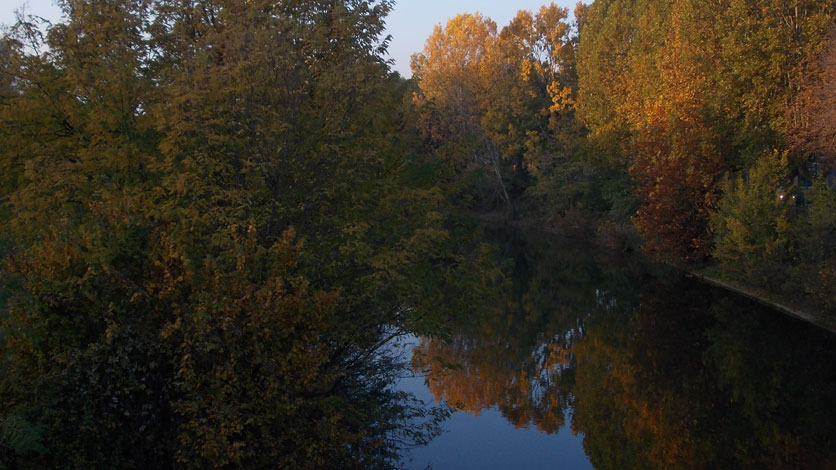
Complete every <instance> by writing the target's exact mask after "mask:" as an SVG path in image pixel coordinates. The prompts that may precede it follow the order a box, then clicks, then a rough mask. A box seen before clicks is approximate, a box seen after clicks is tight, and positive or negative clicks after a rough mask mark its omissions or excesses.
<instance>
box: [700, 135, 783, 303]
mask: <svg viewBox="0 0 836 470" xmlns="http://www.w3.org/2000/svg"><path fill="white" fill-rule="evenodd" d="M786 181H787V154H786V153H782V152H777V151H774V152H769V153H767V154H765V155H764V156H763V157H761V159H760V161H759V162H758V163H757V165H755V166H754V167H753V168H752V169H751V170H750V171H749V175H748V178H747V179H745V180H744V179H743V177H742V176H738V177H737V178H736V179H735V180H731V181H729V182H728V183H727V184H726V188H725V193H724V195H723V197H722V199H720V202H719V204H718V207H717V212H716V214H715V215H714V217H713V219H712V229H713V231H714V236H715V239H714V240H715V241H714V243H715V249H714V257H715V258H716V259H717V260H718V261H719V263H720V264H719V266H720V268H721V269H722V272H723V273H724V274H725V275H727V276H730V277H732V278H735V279H741V280H745V281H747V282H750V283H752V284H754V285H762V286H768V287H769V288H778V287H780V286H781V284H782V283H783V282H785V281H786V271H785V270H784V268H783V266H785V265H786V263H787V262H788V261H789V259H788V257H789V255H790V252H789V250H790V247H789V242H790V240H789V229H790V227H789V222H788V220H787V201H786V200H785V199H790V197H791V195H790V194H789V192H785V191H784V190H783V189H782V188H784V187H786Z"/></svg>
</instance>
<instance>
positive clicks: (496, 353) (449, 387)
mask: <svg viewBox="0 0 836 470" xmlns="http://www.w3.org/2000/svg"><path fill="white" fill-rule="evenodd" d="M503 346H505V345H504V344H501V343H498V344H497V343H492V344H480V343H478V341H473V340H471V339H469V338H462V337H456V338H454V339H453V341H452V342H450V343H445V342H443V341H440V340H426V339H424V340H422V341H421V344H420V345H419V346H417V347H416V348H415V351H414V352H413V360H412V366H413V369H415V370H416V371H423V372H425V373H426V381H427V385H428V387H429V389H430V391H431V392H432V393H433V395H434V396H435V399H436V400H439V401H440V400H445V401H447V402H448V403H449V404H450V405H452V406H454V407H456V408H458V409H460V410H464V411H468V412H470V413H473V414H474V415H479V413H480V412H481V411H482V410H484V409H486V408H490V407H492V406H496V407H497V408H498V409H499V410H500V412H502V414H503V416H505V418H506V419H508V421H510V422H511V423H512V424H514V425H515V426H517V427H527V426H529V425H530V424H531V423H533V424H534V425H535V426H536V427H537V429H539V430H541V431H544V432H547V433H555V432H557V431H558V430H559V429H560V428H561V427H563V425H564V424H565V418H564V415H565V411H566V409H567V408H568V405H569V399H570V391H571V390H570V388H569V386H564V383H563V382H564V381H563V380H561V377H562V374H564V372H565V371H567V370H568V369H569V368H571V367H572V363H573V354H572V351H571V346H568V347H566V348H564V347H561V346H560V345H558V344H556V343H552V342H550V343H546V344H538V345H537V347H535V349H534V351H533V352H532V354H531V355H530V356H529V357H526V358H523V359H522V360H521V361H515V360H514V359H512V358H510V357H506V356H505V355H504V353H506V350H505V349H504V348H503Z"/></svg>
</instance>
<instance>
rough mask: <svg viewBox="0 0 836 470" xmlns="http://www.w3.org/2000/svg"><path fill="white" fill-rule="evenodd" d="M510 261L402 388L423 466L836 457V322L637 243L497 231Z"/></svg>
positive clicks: (826, 462) (785, 464)
mask: <svg viewBox="0 0 836 470" xmlns="http://www.w3.org/2000/svg"><path fill="white" fill-rule="evenodd" d="M489 241H490V242H491V243H492V244H493V245H494V246H495V247H496V259H497V263H498V264H501V265H502V266H504V267H505V268H504V271H503V272H504V275H503V277H502V278H501V279H500V280H498V281H497V282H496V284H495V286H494V288H493V289H492V291H491V292H492V293H491V295H489V296H487V298H485V299H484V302H479V303H477V304H475V305H473V306H472V309H471V310H470V311H467V312H462V315H460V318H458V319H457V321H456V322H454V325H453V326H452V327H451V330H450V334H449V335H447V337H445V338H412V340H411V342H410V341H408V342H407V345H408V349H409V350H410V352H411V354H412V361H411V363H412V369H413V371H414V372H415V376H414V377H412V378H407V379H404V380H403V381H402V382H401V383H400V384H399V387H401V388H402V389H403V390H406V391H410V392H413V393H415V394H416V395H417V396H418V397H419V398H423V399H425V400H426V401H427V402H436V403H438V404H446V405H448V406H450V407H451V408H452V409H453V410H455V411H454V412H453V413H452V415H451V416H450V418H449V419H448V420H447V421H445V422H444V423H443V425H442V428H443V429H444V432H443V433H442V434H441V435H440V436H439V437H437V438H435V439H434V440H432V441H431V442H430V443H429V444H428V445H427V446H424V447H417V448H414V449H412V450H411V451H409V452H408V453H406V454H405V455H404V456H403V458H402V461H401V465H403V466H404V467H406V468H415V469H423V468H427V467H431V468H434V469H468V468H473V469H477V468H478V469H486V468H527V469H536V468H550V469H552V468H558V469H584V468H596V469H663V468H678V469H681V468H694V469H702V468H735V469H748V468H752V469H771V468H775V469H777V468H815V469H820V468H821V469H826V468H836V336H834V335H833V334H832V333H829V332H826V331H823V330H821V329H819V328H817V327H814V326H812V325H809V324H807V323H804V322H801V321H799V320H796V319H794V318H790V317H787V316H785V315H783V314H781V313H778V312H775V311H772V310H768V309H766V308H764V307H762V306H761V305H759V304H756V303H754V302H752V301H750V300H747V299H745V298H741V297H739V296H737V295H734V294H731V293H729V292H726V291H723V290H720V289H717V288H714V287H710V286H707V285H705V284H702V283H700V282H699V281H696V280H693V279H689V278H686V277H685V276H683V275H681V274H680V273H678V272H676V271H673V270H671V269H666V268H665V267H662V266H654V265H651V264H648V263H646V262H643V261H642V260H641V259H640V258H639V257H638V256H628V255H621V254H613V253H607V252H605V251H604V250H601V249H598V248H595V247H593V246H591V245H590V244H589V243H587V242H585V241H583V240H579V239H575V240H572V239H559V238H557V237H554V236H550V235H540V234H521V233H515V232H506V231H497V232H494V233H492V234H490V235H489Z"/></svg>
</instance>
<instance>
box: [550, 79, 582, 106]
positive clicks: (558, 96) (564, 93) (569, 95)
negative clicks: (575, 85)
mask: <svg viewBox="0 0 836 470" xmlns="http://www.w3.org/2000/svg"><path fill="white" fill-rule="evenodd" d="M547 90H548V92H549V96H550V97H551V99H552V106H551V107H549V111H551V112H553V113H559V112H561V111H566V110H569V109H574V108H575V105H576V104H577V102H576V101H575V99H574V97H573V91H572V89H571V88H569V87H566V86H561V84H560V83H559V82H556V81H554V82H551V83H550V84H549V86H548V88H547Z"/></svg>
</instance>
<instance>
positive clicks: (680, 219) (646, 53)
mask: <svg viewBox="0 0 836 470" xmlns="http://www.w3.org/2000/svg"><path fill="white" fill-rule="evenodd" d="M59 3H60V5H61V7H62V8H63V11H64V15H65V16H64V19H63V21H62V22H61V23H58V24H55V25H51V26H49V27H43V25H40V24H38V22H37V21H36V19H33V18H21V20H20V21H19V22H18V23H17V24H16V25H15V26H13V27H11V28H10V29H9V30H8V31H6V32H5V34H4V35H3V37H2V40H0V122H1V123H2V125H0V224H2V227H3V230H2V233H0V250H2V255H3V261H2V266H1V267H2V269H0V275H2V277H0V280H2V285H0V361H2V362H0V403H2V405H0V466H7V467H10V468H40V467H56V466H61V467H66V468H91V467H114V468H117V467H118V468H130V467H142V468H173V467H210V466H211V467H215V466H243V467H248V468H249V467H254V468H259V467H267V466H276V465H278V466H279V467H289V468H324V467H339V468H353V467H386V466H389V465H392V464H393V463H394V459H395V457H396V455H397V451H398V450H399V448H400V447H402V446H404V445H409V444H411V443H416V442H421V441H423V440H424V439H426V438H427V437H429V436H431V435H432V433H433V431H434V428H433V426H432V425H433V423H434V422H435V418H436V417H437V415H436V414H434V413H435V411H433V410H426V409H424V408H422V407H421V406H419V404H417V403H414V402H412V401H411V400H410V398H409V397H408V396H405V395H404V394H402V393H399V392H397V391H395V390H393V389H392V388H391V383H392V381H393V377H394V376H395V375H396V374H397V372H398V371H399V370H400V367H401V366H400V365H399V364H398V363H397V361H396V360H395V359H396V358H392V357H390V356H389V355H388V354H387V349H386V348H385V345H386V343H387V341H388V340H389V339H391V338H393V337H395V336H398V335H402V334H405V333H415V332H417V333H436V334H437V333H441V332H443V331H444V330H442V326H443V324H444V320H445V319H446V318H447V316H448V313H451V312H456V311H457V310H459V309H458V307H459V306H461V305H468V304H470V303H471V302H470V301H471V299H472V298H478V297H484V296H486V295H489V294H495V293H496V290H497V289H501V288H502V287H501V286H497V285H496V283H495V282H493V280H496V279H497V276H498V274H497V270H496V269H495V268H494V267H490V266H486V265H484V264H483V257H484V255H486V254H488V253H489V251H490V250H489V249H488V248H486V247H476V246H474V243H473V238H471V235H470V234H471V232H472V227H469V226H468V225H467V223H466V222H464V221H463V218H462V217H461V214H462V213H464V212H466V211H495V210H501V211H503V212H505V213H506V214H507V215H508V216H510V217H528V218H535V217H537V218H550V219H552V220H557V221H563V222H565V221H569V220H571V219H572V218H587V217H589V216H588V214H594V215H595V217H597V218H598V219H599V221H600V223H599V225H598V227H599V228H598V232H599V235H600V236H601V238H602V239H604V240H607V241H609V242H610V243H611V244H621V245H623V246H629V245H630V243H629V240H631V239H632V237H633V228H632V227H633V226H634V225H635V227H637V228H638V232H639V233H640V234H641V235H642V236H643V238H644V241H645V244H644V247H645V249H646V251H647V252H648V253H651V254H653V255H655V256H657V257H659V258H661V259H667V260H686V261H691V262H695V261H696V262H702V261H705V260H709V259H712V260H716V262H717V263H718V264H717V266H719V269H721V270H722V272H723V274H724V275H726V276H730V277H734V278H736V279H739V280H742V281H745V282H748V283H751V284H756V285H759V286H764V287H769V288H771V289H783V290H784V291H786V292H788V293H794V294H797V295H799V296H805V297H806V298H809V299H811V300H815V301H816V302H818V303H819V304H820V305H822V306H823V307H824V308H826V309H829V311H831V312H832V311H833V309H834V308H835V307H836V300H834V298H833V295H832V292H833V291H834V288H836V251H834V250H836V243H834V240H836V195H834V190H833V189H831V188H830V186H828V184H827V182H826V177H827V175H828V174H831V173H830V172H831V171H832V170H833V169H834V167H836V140H835V139H834V135H836V131H834V127H833V119H832V116H833V109H834V106H833V105H832V104H833V102H834V99H836V98H834V93H833V90H834V77H836V65H834V64H836V61H834V59H835V58H836V32H833V26H832V25H833V19H834V6H833V5H832V2H829V1H824V0H818V1H817V0H797V1H794V2H784V3H782V4H775V3H774V2H766V1H758V2H751V1H743V0H724V1H717V2H696V1H685V0H682V1H676V2H663V1H659V0H598V1H596V2H594V3H592V4H591V5H589V6H584V5H579V6H578V8H577V9H576V10H575V14H574V18H575V20H574V24H572V23H571V22H570V17H569V12H568V11H567V10H566V9H562V8H558V7H556V6H554V5H550V6H546V7H543V8H542V9H540V10H539V11H538V12H536V13H530V12H520V13H519V14H518V15H517V16H516V17H515V18H514V20H513V21H512V22H511V23H510V24H509V25H507V26H506V27H504V28H502V29H501V30H498V28H497V26H496V24H495V23H494V22H492V21H491V20H490V19H488V18H485V17H482V16H480V15H478V14H473V15H460V16H457V17H455V18H453V19H451V20H450V22H449V23H447V25H446V26H445V27H438V28H436V30H435V32H434V33H433V34H432V36H431V37H430V38H429V39H428V41H427V45H426V48H425V50H424V52H423V53H420V54H416V55H415V56H414V58H413V64H412V65H413V70H414V80H413V81H411V82H410V81H407V80H403V79H401V78H400V77H399V76H397V74H394V73H392V72H391V71H390V70H389V68H388V65H387V64H386V62H385V60H384V59H383V58H382V55H383V53H384V52H385V50H386V40H385V39H384V38H383V33H384V18H385V16H386V14H387V13H388V12H389V10H390V9H391V8H392V2H391V1H389V0H377V1H363V0H337V1H334V0H327V1H326V0H247V1H236V0H198V1H189V2H184V1H180V0H63V1H60V2H59ZM706 24H710V25H712V27H711V28H706V27H705V25H706ZM392 33H393V34H397V32H392ZM793 181H795V182H796V183H795V184H794V183H793ZM804 181H812V182H813V185H812V189H806V186H805V185H804V184H803V182H804ZM802 198H803V199H804V201H806V202H804V204H803V205H802V204H801V200H802ZM793 201H798V203H797V204H796V203H794V202H793ZM624 240H628V242H625V241H624ZM555 419H557V418H554V417H549V416H544V417H543V426H547V427H555V426H557V425H559V423H556V422H555ZM415 423H419V424H420V426H418V427H417V428H415ZM416 429H417V430H416Z"/></svg>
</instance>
